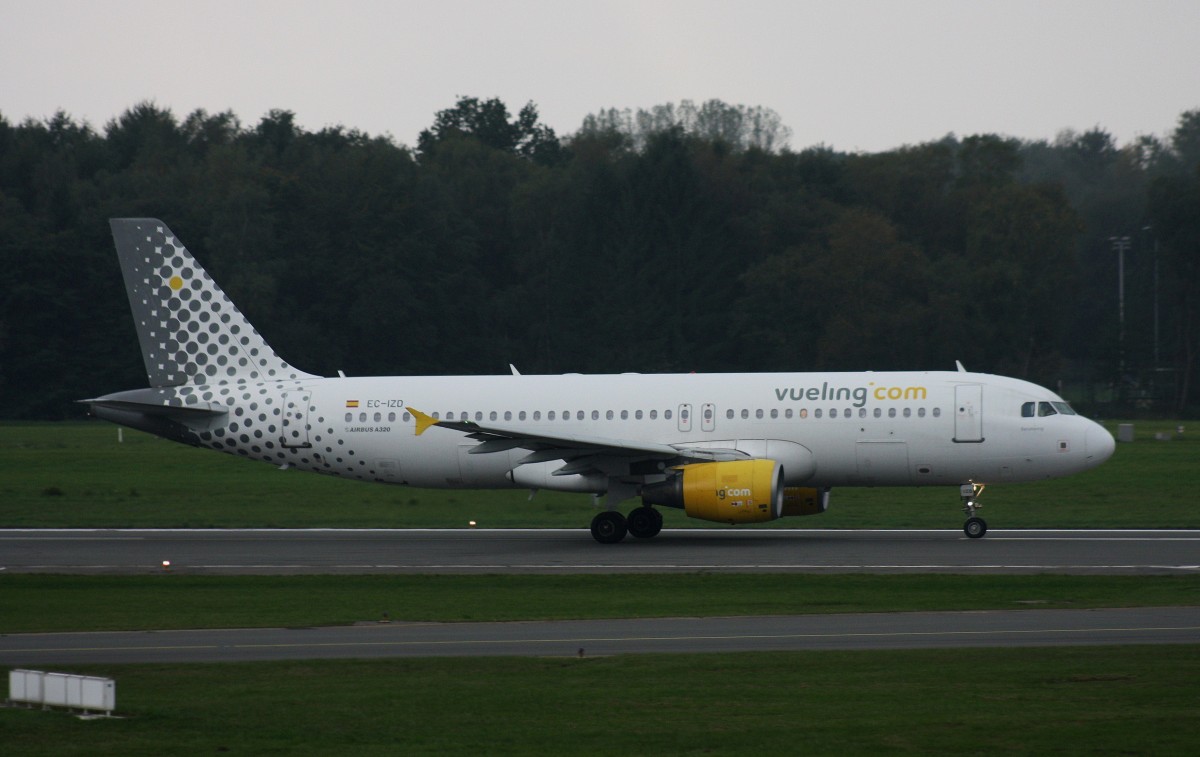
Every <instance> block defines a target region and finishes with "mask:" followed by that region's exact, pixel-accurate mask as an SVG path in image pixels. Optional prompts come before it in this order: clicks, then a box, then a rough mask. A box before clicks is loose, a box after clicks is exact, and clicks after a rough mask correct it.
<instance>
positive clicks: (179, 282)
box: [167, 276, 183, 292]
mask: <svg viewBox="0 0 1200 757" xmlns="http://www.w3.org/2000/svg"><path fill="white" fill-rule="evenodd" d="M167 286H169V287H171V289H172V290H174V291H176V292H178V291H179V290H180V289H183V279H181V278H179V277H178V276H172V277H171V280H170V281H168V282H167Z"/></svg>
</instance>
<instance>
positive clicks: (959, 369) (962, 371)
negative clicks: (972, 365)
mask: <svg viewBox="0 0 1200 757" xmlns="http://www.w3.org/2000/svg"><path fill="white" fill-rule="evenodd" d="M954 364H955V365H956V366H958V372H959V373H966V372H967V369H966V368H963V364H962V361H961V360H955V361H954Z"/></svg>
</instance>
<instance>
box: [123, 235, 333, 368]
mask: <svg viewBox="0 0 1200 757" xmlns="http://www.w3.org/2000/svg"><path fill="white" fill-rule="evenodd" d="M109 224H110V225H111V227H112V233H113V241H114V242H115V243H116V246H117V256H118V257H119V258H120V260H121V272H122V273H123V274H124V276H125V289H126V291H127V292H128V294H129V306H130V308H132V310H133V320H134V322H135V323H136V324H137V332H138V341H140V342H141V345H142V359H143V360H145V362H146V375H147V377H148V378H149V379H150V386H152V387H166V386H180V385H183V384H226V383H232V382H239V381H272V380H282V379H304V378H316V377H315V376H313V375H312V374H309V373H304V372H302V371H298V370H296V369H295V368H293V367H292V366H290V365H288V364H287V363H285V362H284V361H283V360H282V359H281V358H280V357H279V356H278V355H276V354H275V351H274V350H272V349H271V347H270V345H268V344H267V343H266V342H265V341H264V340H263V338H262V337H261V336H259V334H258V332H257V331H255V330H254V327H253V326H251V325H250V322H249V321H247V320H246V317H245V316H243V315H242V314H241V311H239V310H238V309H237V308H236V307H235V306H234V304H233V303H232V302H230V300H229V298H228V297H226V296H225V293H224V292H222V291H221V288H220V287H219V286H217V284H216V282H215V281H213V280H212V277H211V276H209V275H208V273H207V272H206V271H205V270H204V269H203V268H201V267H200V265H199V264H198V263H197V262H196V261H195V259H194V258H192V256H191V253H189V252H188V251H187V250H186V249H185V248H184V246H183V244H182V243H180V241H179V240H178V239H176V238H175V235H174V234H172V233H171V230H170V229H169V228H167V225H166V224H165V223H163V222H162V221H159V220H157V219H155V218H113V219H111V220H110V221H109Z"/></svg>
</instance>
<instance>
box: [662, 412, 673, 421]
mask: <svg viewBox="0 0 1200 757" xmlns="http://www.w3.org/2000/svg"><path fill="white" fill-rule="evenodd" d="M663 418H665V419H666V420H671V411H670V410H664V411H663Z"/></svg>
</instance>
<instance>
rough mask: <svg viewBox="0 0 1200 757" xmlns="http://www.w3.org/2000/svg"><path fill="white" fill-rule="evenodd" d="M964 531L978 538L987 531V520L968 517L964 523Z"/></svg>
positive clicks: (973, 537)
mask: <svg viewBox="0 0 1200 757" xmlns="http://www.w3.org/2000/svg"><path fill="white" fill-rule="evenodd" d="M963 533H964V534H966V535H967V536H969V537H971V538H972V539H978V538H980V537H981V536H983V535H984V534H986V533H987V521H985V520H984V519H983V518H978V517H976V518H967V522H966V523H965V524H964V525H963Z"/></svg>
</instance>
